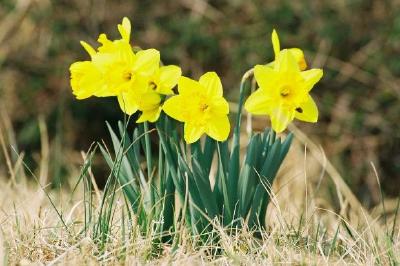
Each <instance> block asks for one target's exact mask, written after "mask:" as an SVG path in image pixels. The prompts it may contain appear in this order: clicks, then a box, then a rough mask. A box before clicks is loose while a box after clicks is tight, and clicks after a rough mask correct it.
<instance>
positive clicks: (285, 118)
mask: <svg viewBox="0 0 400 266" xmlns="http://www.w3.org/2000/svg"><path fill="white" fill-rule="evenodd" d="M293 117H294V112H293V111H289V110H287V109H285V108H282V107H278V108H276V109H274V110H273V111H272V112H271V125H272V128H273V129H274V130H275V132H276V133H280V132H282V131H284V130H285V129H286V128H287V126H288V124H289V123H290V122H292V120H293Z"/></svg>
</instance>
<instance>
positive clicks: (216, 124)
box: [206, 115, 231, 141]
mask: <svg viewBox="0 0 400 266" xmlns="http://www.w3.org/2000/svg"><path fill="white" fill-rule="evenodd" d="M230 128H231V126H230V123H229V118H228V116H227V115H224V116H217V117H213V118H212V119H211V120H210V121H209V123H208V124H207V129H206V133H207V135H209V136H210V137H211V138H213V139H215V140H217V141H225V140H226V139H227V138H228V136H229V132H230Z"/></svg>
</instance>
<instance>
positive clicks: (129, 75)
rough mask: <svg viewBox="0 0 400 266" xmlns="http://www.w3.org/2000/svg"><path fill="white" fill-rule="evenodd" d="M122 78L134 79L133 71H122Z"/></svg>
mask: <svg viewBox="0 0 400 266" xmlns="http://www.w3.org/2000/svg"><path fill="white" fill-rule="evenodd" d="M122 78H123V79H124V80H126V81H130V80H132V79H133V74H132V72H131V71H125V72H123V73H122Z"/></svg>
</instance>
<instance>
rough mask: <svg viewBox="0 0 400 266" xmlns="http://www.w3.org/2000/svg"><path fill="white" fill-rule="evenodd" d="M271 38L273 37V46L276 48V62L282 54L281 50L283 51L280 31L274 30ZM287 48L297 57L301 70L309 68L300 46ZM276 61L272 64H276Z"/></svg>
mask: <svg viewBox="0 0 400 266" xmlns="http://www.w3.org/2000/svg"><path fill="white" fill-rule="evenodd" d="M271 39H272V47H273V49H274V54H275V61H274V62H276V61H277V60H278V58H279V56H280V52H281V45H280V42H279V37H278V33H277V32H276V30H273V31H272V36H271ZM287 50H288V51H289V52H290V53H291V54H292V55H293V57H294V58H295V59H296V62H297V64H298V65H299V68H300V70H305V69H307V62H306V59H305V58H304V52H303V51H302V50H301V49H299V48H289V49H287ZM274 62H272V64H274Z"/></svg>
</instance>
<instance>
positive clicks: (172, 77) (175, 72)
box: [157, 65, 182, 95]
mask: <svg viewBox="0 0 400 266" xmlns="http://www.w3.org/2000/svg"><path fill="white" fill-rule="evenodd" d="M159 75H160V76H159V84H158V86H157V92H158V93H161V94H165V95H169V94H173V91H172V89H173V88H174V87H175V86H176V84H177V83H178V80H179V77H180V76H181V75H182V71H181V68H180V67H178V66H174V65H169V66H163V67H160V69H159Z"/></svg>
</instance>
